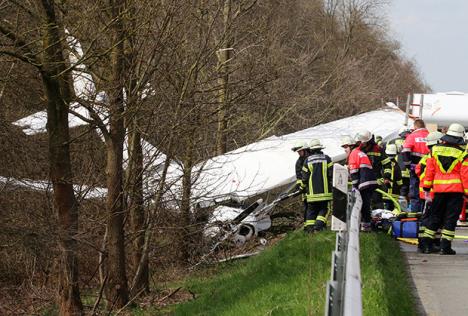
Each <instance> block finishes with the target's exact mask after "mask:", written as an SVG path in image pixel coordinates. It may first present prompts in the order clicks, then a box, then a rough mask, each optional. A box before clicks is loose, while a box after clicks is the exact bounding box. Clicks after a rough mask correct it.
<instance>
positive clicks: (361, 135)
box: [348, 130, 377, 231]
mask: <svg viewBox="0 0 468 316" xmlns="http://www.w3.org/2000/svg"><path fill="white" fill-rule="evenodd" d="M371 138H372V134H371V133H370V132H369V131H366V130H363V131H360V132H358V133H357V134H356V136H355V140H356V141H357V145H356V147H355V148H354V149H353V150H352V151H351V153H350V155H349V157H348V168H349V172H350V174H351V180H352V184H353V187H354V188H356V189H358V190H359V192H360V193H361V198H362V208H361V230H362V231H370V230H371V211H370V203H371V198H372V194H373V193H374V191H375V189H376V188H377V178H376V176H375V172H374V170H373V169H372V163H371V161H370V159H369V157H368V156H367V154H366V153H365V152H364V151H362V147H365V146H366V145H367V143H368V142H369V141H370V140H371Z"/></svg>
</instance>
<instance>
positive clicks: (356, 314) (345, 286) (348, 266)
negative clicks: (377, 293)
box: [325, 190, 362, 316]
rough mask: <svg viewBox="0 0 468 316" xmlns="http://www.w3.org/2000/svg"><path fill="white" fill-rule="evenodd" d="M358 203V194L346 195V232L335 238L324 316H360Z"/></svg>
mask: <svg viewBox="0 0 468 316" xmlns="http://www.w3.org/2000/svg"><path fill="white" fill-rule="evenodd" d="M361 207H362V199H361V195H360V193H359V191H357V190H353V191H352V192H351V193H348V207H347V220H346V231H339V232H338V233H337V234H336V245H335V250H334V251H333V252H332V266H331V280H330V281H328V282H327V296H326V307H325V315H326V316H342V315H345V316H361V315H362V292H361V266H360V263H359V226H360V221H361V220H360V219H361Z"/></svg>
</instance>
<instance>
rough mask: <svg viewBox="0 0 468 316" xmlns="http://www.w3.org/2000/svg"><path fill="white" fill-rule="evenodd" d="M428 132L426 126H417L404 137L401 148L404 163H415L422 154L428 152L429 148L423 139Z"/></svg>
mask: <svg viewBox="0 0 468 316" xmlns="http://www.w3.org/2000/svg"><path fill="white" fill-rule="evenodd" d="M428 134H429V131H428V130H427V129H426V128H418V129H417V130H415V131H414V132H412V133H411V134H409V135H408V136H407V137H406V139H405V142H404V143H403V149H402V150H401V152H402V153H403V160H404V162H405V164H406V165H410V164H415V165H416V164H417V163H418V162H419V160H421V158H422V157H423V156H424V155H426V154H427V153H429V148H427V145H426V141H425V140H424V139H425V138H426V137H427V135H428Z"/></svg>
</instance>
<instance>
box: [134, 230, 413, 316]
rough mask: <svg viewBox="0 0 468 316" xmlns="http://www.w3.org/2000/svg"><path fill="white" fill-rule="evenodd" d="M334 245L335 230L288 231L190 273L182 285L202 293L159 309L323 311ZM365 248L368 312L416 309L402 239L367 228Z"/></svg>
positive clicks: (404, 312)
mask: <svg viewBox="0 0 468 316" xmlns="http://www.w3.org/2000/svg"><path fill="white" fill-rule="evenodd" d="M334 245H335V234H334V233H332V232H325V233H321V234H316V235H313V236H307V235H304V234H303V233H302V232H295V233H292V234H289V235H288V236H287V237H286V238H285V239H284V240H282V241H281V242H279V243H278V244H277V245H276V246H274V247H272V248H270V249H268V250H266V251H264V252H263V253H262V254H261V255H259V256H257V257H253V258H250V259H246V260H241V261H236V262H232V263H226V264H222V265H220V266H219V267H218V268H217V269H216V270H215V273H214V274H213V273H212V271H211V272H210V273H205V275H204V276H198V277H192V278H190V279H188V280H187V281H186V283H185V284H183V286H184V287H185V288H188V289H190V290H191V291H192V292H194V293H196V294H197V298H196V299H195V300H193V301H190V302H187V303H183V304H179V305H175V306H172V307H171V309H170V310H166V311H164V312H163V311H158V313H159V314H160V313H164V314H170V315H323V314H324V308H325V306H324V305H325V292H326V290H325V284H326V282H327V280H328V279H329V278H330V265H331V252H332V250H333V249H334ZM361 254H362V256H361V258H362V259H361V269H362V279H363V298H364V299H363V307H364V315H373V316H374V315H383V316H385V315H389V316H390V315H391V316H396V315H415V314H416V313H415V312H414V308H413V307H412V305H413V299H412V297H411V293H410V290H409V287H408V280H407V275H406V272H405V268H404V266H403V259H402V256H401V253H400V250H399V247H398V244H397V242H395V241H394V240H392V239H391V238H390V237H389V236H387V235H385V234H365V235H362V239H361ZM135 312H137V311H135ZM148 312H149V311H142V310H140V311H138V312H137V314H136V315H148V314H147V313H148ZM155 312H156V311H153V313H150V314H154V313H155Z"/></svg>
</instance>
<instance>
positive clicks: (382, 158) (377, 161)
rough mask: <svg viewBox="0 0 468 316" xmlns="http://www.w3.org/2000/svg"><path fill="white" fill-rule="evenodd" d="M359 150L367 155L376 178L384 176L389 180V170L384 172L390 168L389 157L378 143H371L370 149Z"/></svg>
mask: <svg viewBox="0 0 468 316" xmlns="http://www.w3.org/2000/svg"><path fill="white" fill-rule="evenodd" d="M361 151H363V152H364V153H366V155H367V157H369V160H370V162H371V164H372V169H373V170H374V174H375V177H376V179H381V178H384V179H388V180H390V178H391V174H390V172H385V170H389V169H391V166H390V158H388V157H387V155H386V154H385V152H384V151H383V149H382V148H380V146H379V145H377V144H373V146H372V147H371V150H368V151H365V150H363V149H362V148H361ZM382 183H383V181H382Z"/></svg>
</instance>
